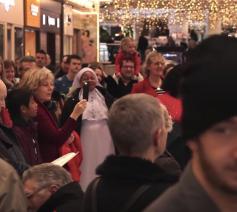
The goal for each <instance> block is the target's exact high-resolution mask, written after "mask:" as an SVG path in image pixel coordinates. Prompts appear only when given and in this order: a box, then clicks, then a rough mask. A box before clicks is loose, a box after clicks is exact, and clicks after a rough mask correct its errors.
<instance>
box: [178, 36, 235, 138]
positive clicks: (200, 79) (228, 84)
mask: <svg viewBox="0 0 237 212" xmlns="http://www.w3.org/2000/svg"><path fill="white" fill-rule="evenodd" d="M183 77H184V78H183V81H182V83H181V98H182V104H183V116H182V129H183V137H184V139H186V140H188V139H191V138H194V137H196V136H199V135H200V134H202V133H204V132H205V131H206V130H207V129H209V128H210V127H212V126H213V125H215V124H217V123H219V122H221V121H224V120H227V119H229V118H231V117H233V116H237V39H236V38H230V37H227V36H221V35H215V36H213V37H210V38H208V39H206V40H204V41H203V42H202V43H201V44H200V45H199V46H198V47H196V49H194V50H193V52H191V54H190V57H189V62H188V64H187V67H186V69H185V75H184V76H183Z"/></svg>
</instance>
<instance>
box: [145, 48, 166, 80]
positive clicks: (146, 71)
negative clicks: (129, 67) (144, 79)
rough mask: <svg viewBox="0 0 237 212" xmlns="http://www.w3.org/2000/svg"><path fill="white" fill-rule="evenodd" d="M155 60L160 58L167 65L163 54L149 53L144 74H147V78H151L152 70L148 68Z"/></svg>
mask: <svg viewBox="0 0 237 212" xmlns="http://www.w3.org/2000/svg"><path fill="white" fill-rule="evenodd" d="M154 58H159V59H160V60H161V61H162V62H164V63H165V58H164V56H163V55H162V54H161V53H159V52H157V51H152V52H149V53H148V54H147V56H146V59H145V62H144V64H143V73H144V74H145V76H149V74H150V70H149V69H148V66H150V65H151V63H152V62H153V61H154Z"/></svg>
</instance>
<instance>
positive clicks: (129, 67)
mask: <svg viewBox="0 0 237 212" xmlns="http://www.w3.org/2000/svg"><path fill="white" fill-rule="evenodd" d="M122 68H126V69H134V66H122Z"/></svg>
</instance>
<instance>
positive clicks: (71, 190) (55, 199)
mask: <svg viewBox="0 0 237 212" xmlns="http://www.w3.org/2000/svg"><path fill="white" fill-rule="evenodd" d="M82 200H83V191H82V190H81V187H80V185H79V184H78V182H72V183H69V184H67V185H65V186H63V187H61V188H60V189H59V190H58V191H57V192H55V193H54V194H53V195H52V196H51V197H50V198H49V199H48V200H47V201H46V202H45V203H44V204H43V205H42V206H41V207H40V209H39V210H38V212H54V211H57V212H81V211H82V209H81V208H82Z"/></svg>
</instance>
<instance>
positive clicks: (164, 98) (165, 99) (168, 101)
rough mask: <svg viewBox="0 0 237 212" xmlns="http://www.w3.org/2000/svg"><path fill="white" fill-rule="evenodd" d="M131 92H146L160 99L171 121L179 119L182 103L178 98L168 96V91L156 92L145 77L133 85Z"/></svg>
mask: <svg viewBox="0 0 237 212" xmlns="http://www.w3.org/2000/svg"><path fill="white" fill-rule="evenodd" d="M131 93H146V94H149V95H151V96H154V97H156V98H158V99H159V100H160V102H161V103H162V104H163V105H165V106H166V108H167V110H168V112H169V114H170V115H171V117H172V119H173V121H178V122H179V121H180V120H181V115H182V104H181V101H180V100H179V99H176V98H174V97H172V96H170V95H169V94H168V93H162V94H157V93H156V91H155V88H153V87H152V86H151V84H150V82H149V80H148V78H145V79H144V80H143V81H141V82H138V83H136V84H134V85H133V88H132V91H131Z"/></svg>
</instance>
